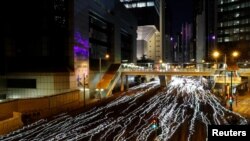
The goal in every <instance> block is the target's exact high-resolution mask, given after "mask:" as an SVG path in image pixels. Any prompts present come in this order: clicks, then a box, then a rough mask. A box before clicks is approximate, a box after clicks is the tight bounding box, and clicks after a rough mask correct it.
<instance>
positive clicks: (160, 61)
mask: <svg viewBox="0 0 250 141" xmlns="http://www.w3.org/2000/svg"><path fill="white" fill-rule="evenodd" d="M159 63H160V71H161V70H162V60H161V59H160V60H159Z"/></svg>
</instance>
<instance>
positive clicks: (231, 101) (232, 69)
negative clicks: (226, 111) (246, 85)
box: [229, 51, 239, 111]
mask: <svg viewBox="0 0 250 141" xmlns="http://www.w3.org/2000/svg"><path fill="white" fill-rule="evenodd" d="M238 56H239V52H238V51H233V53H232V59H233V65H232V68H231V69H230V72H231V89H230V99H229V103H230V110H231V111H232V110H233V73H234V72H235V70H236V69H237V68H234V61H235V60H234V58H237V57H238ZM235 67H237V66H235ZM235 101H236V102H235V103H236V106H237V94H236V95H235Z"/></svg>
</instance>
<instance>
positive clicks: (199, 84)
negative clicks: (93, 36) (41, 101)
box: [0, 77, 247, 141]
mask: <svg viewBox="0 0 250 141" xmlns="http://www.w3.org/2000/svg"><path fill="white" fill-rule="evenodd" d="M158 88H159V83H158V82H155V81H154V82H150V83H146V84H142V85H139V86H136V87H133V88H131V89H130V90H129V91H128V92H127V93H129V94H128V95H127V94H126V93H124V94H123V95H122V96H120V97H118V98H117V99H115V100H114V101H112V102H110V103H108V104H107V105H105V106H99V107H95V108H93V109H91V110H89V111H87V112H84V113H80V114H78V115H77V116H71V115H69V114H67V113H64V114H61V115H58V116H57V117H55V118H54V119H53V120H52V121H47V120H40V121H38V122H35V123H33V124H31V125H28V126H25V127H23V128H22V129H19V130H16V131H14V132H12V133H10V134H8V135H5V136H1V137H0V140H1V141H13V140H22V141H26V140H39V141H45V140H46V141H48V140H50V141H53V140H57V141H60V140H61V141H63V140H68V141H75V140H84V141H96V140H97V141H98V140H99V141H110V140H113V141H125V140H126V141H150V140H153V139H156V138H157V139H158V140H161V141H167V140H169V139H171V140H172V139H180V136H183V138H184V139H185V140H192V139H194V138H196V133H198V132H202V133H203V134H204V136H203V137H204V138H202V139H200V140H206V133H207V126H208V125H210V124H216V125H224V124H230V121H229V120H228V119H227V117H228V116H233V117H235V118H237V124H247V121H246V119H245V118H243V117H242V116H240V115H239V114H236V113H234V112H232V111H230V110H228V109H226V108H225V107H223V106H222V105H221V104H220V102H219V100H218V99H217V98H216V97H215V95H213V94H212V93H211V92H210V91H209V90H208V83H207V80H206V79H204V78H193V77H176V78H173V79H172V80H171V82H170V83H169V84H168V86H167V88H165V89H162V90H157V91H156V89H158ZM131 93H134V94H131ZM154 118H155V119H157V120H158V121H159V125H158V127H157V128H152V126H151V121H152V119H154ZM198 126H201V127H203V128H202V129H203V130H202V131H201V130H197V129H198ZM199 129H201V128H199ZM181 131H185V133H183V132H181ZM180 133H181V135H180Z"/></svg>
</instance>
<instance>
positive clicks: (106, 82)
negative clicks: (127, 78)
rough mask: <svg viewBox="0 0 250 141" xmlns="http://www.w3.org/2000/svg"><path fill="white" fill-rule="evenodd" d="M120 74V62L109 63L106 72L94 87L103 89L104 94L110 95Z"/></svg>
mask: <svg viewBox="0 0 250 141" xmlns="http://www.w3.org/2000/svg"><path fill="white" fill-rule="evenodd" d="M120 76H121V72H120V64H111V65H110V67H109V69H108V70H107V72H106V73H105V74H104V75H103V77H102V79H101V81H100V82H98V84H97V86H96V88H97V89H104V93H105V95H106V96H110V95H111V94H112V90H113V88H114V87H115V85H116V83H117V81H118V80H119V79H120Z"/></svg>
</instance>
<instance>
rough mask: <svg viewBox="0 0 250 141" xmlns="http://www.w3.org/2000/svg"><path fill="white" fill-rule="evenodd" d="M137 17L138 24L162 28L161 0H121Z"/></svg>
mask: <svg viewBox="0 0 250 141" xmlns="http://www.w3.org/2000/svg"><path fill="white" fill-rule="evenodd" d="M120 1H121V2H122V3H123V4H124V6H125V7H126V8H127V9H128V10H129V11H131V12H132V13H133V14H134V15H135V16H136V18H137V21H138V25H139V26H143V25H155V26H156V28H157V29H158V30H160V29H159V28H160V25H159V20H160V19H159V15H160V0H120Z"/></svg>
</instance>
